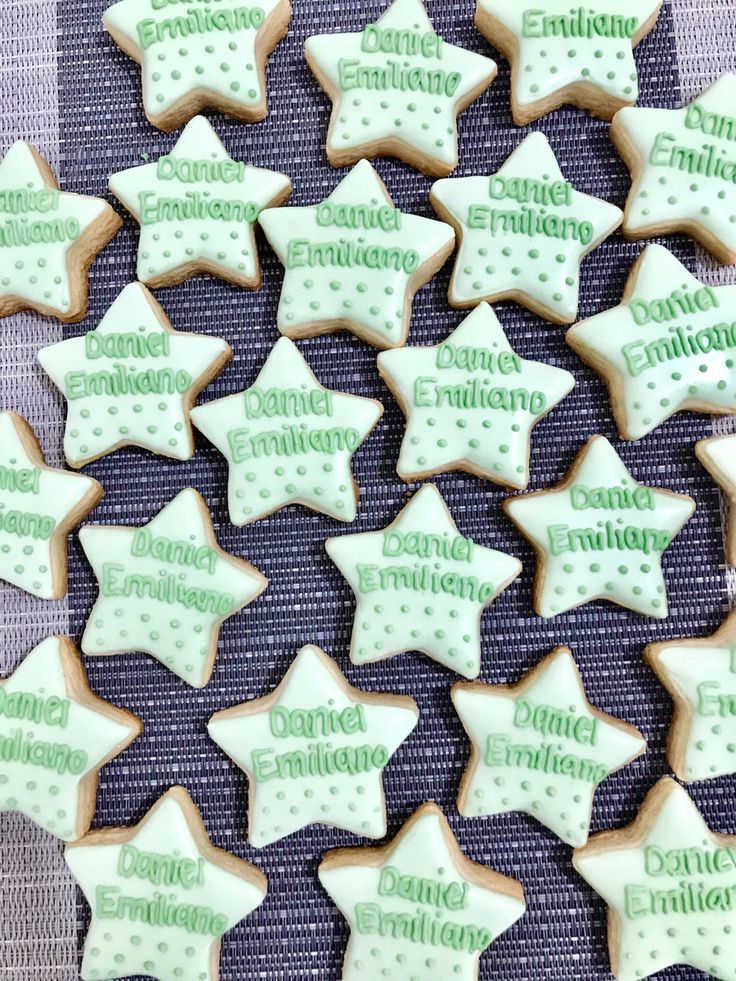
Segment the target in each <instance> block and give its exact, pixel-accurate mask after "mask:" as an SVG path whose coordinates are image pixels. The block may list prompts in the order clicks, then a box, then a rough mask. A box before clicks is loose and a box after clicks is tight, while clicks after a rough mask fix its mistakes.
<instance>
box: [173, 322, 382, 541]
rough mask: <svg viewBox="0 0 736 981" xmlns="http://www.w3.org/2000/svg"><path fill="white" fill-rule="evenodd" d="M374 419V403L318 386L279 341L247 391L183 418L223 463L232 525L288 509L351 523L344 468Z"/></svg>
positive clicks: (353, 488)
mask: <svg viewBox="0 0 736 981" xmlns="http://www.w3.org/2000/svg"><path fill="white" fill-rule="evenodd" d="M382 414H383V406H382V405H381V403H380V402H376V400H375V399H367V398H362V397H361V396H358V395H348V394H346V393H344V392H332V391H330V390H329V389H328V388H325V387H324V386H323V385H320V383H319V382H318V381H317V379H316V377H315V376H314V373H313V372H312V370H311V368H310V367H309V365H308V364H307V362H306V361H305V360H304V358H303V357H302V355H301V353H300V351H299V348H298V347H297V346H296V344H294V343H293V341H290V340H289V339H288V338H287V337H282V338H280V340H278V341H277V342H276V344H275V345H274V347H273V349H272V351H271V353H270V354H269V356H268V358H267V359H266V362H265V364H264V365H263V367H262V368H261V370H260V372H259V374H258V377H257V378H256V380H255V381H254V382H253V384H252V385H251V386H250V387H249V388H246V389H245V391H243V392H238V393H237V394H235V395H228V396H226V397H225V398H222V399H217V400H216V401H215V402H208V403H207V404H206V405H199V406H197V407H196V408H195V409H192V413H191V415H192V421H193V422H194V425H195V426H196V427H197V429H199V430H201V431H202V432H203V433H204V435H205V436H206V437H207V439H208V440H209V441H210V442H211V443H214V444H215V446H216V447H217V448H218V450H220V452H221V453H223V454H224V456H225V458H226V459H227V462H228V465H229V478H228V492H227V495H228V508H229V511H230V520H231V521H232V523H233V524H234V525H245V524H249V523H250V522H251V521H257V520H258V519H259V518H263V517H265V516H266V515H268V514H273V512H274V511H278V510H280V509H281V508H283V507H286V506H287V505H290V504H303V505H305V506H306V507H308V508H311V509H312V510H313V511H319V512H321V513H322V514H328V515H330V517H332V518H337V519H338V520H339V521H353V520H354V519H355V515H356V513H357V503H358V485H357V483H356V482H355V480H354V478H353V475H352V471H351V468H350V461H351V458H352V455H353V453H354V452H355V451H356V450H357V449H358V447H359V446H360V444H361V443H362V442H363V440H364V439H365V438H366V437H367V436H368V434H369V433H370V432H371V430H372V429H373V427H374V426H375V425H376V423H377V422H378V420H379V419H380V418H381V415H382Z"/></svg>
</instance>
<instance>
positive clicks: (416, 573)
mask: <svg viewBox="0 0 736 981" xmlns="http://www.w3.org/2000/svg"><path fill="white" fill-rule="evenodd" d="M325 548H326V549H327V554H328V555H329V556H330V558H331V559H332V561H333V562H334V563H335V565H336V566H337V567H338V569H339V570H340V572H341V573H342V574H343V576H344V577H345V579H346V580H347V582H348V583H349V585H350V587H351V589H352V590H353V592H354V593H355V597H356V600H357V606H356V609H355V620H354V622H353V636H352V641H351V644H350V659H351V661H352V662H353V664H367V663H370V662H372V661H383V660H385V659H386V658H389V657H394V655H396V654H403V653H404V652H405V651H420V652H421V653H423V654H426V655H427V657H430V658H432V660H434V661H438V662H439V663H440V664H444V665H445V666H446V667H448V668H452V670H453V671H457V672H458V674H462V675H464V676H465V677H466V678H475V677H477V675H478V672H479V671H480V621H481V616H482V613H483V610H485V608H486V607H487V606H490V604H491V603H492V602H493V601H494V600H495V599H496V597H497V596H499V595H500V593H502V592H503V590H504V589H506V587H507V586H508V585H510V584H511V583H512V582H513V581H514V579H516V577H517V576H518V575H519V573H520V572H521V563H520V562H519V560H518V559H515V558H514V557H513V556H511V555H506V554H505V553H504V552H497V551H495V549H492V548H485V547H484V546H483V545H478V544H477V543H476V542H474V541H473V539H472V538H466V537H465V536H464V535H462V534H461V533H460V531H459V530H458V527H457V525H456V524H455V522H454V520H453V518H452V515H451V514H450V512H449V510H448V508H447V505H446V504H445V502H444V500H443V498H442V495H441V494H440V492H439V491H438V490H437V488H436V487H435V486H434V485H432V484H425V486H424V487H422V488H421V489H420V490H418V491H417V493H416V494H415V495H414V497H412V499H411V500H410V501H409V503H408V504H407V505H406V506H405V507H404V508H403V510H402V511H400V512H399V514H398V516H397V517H396V518H395V519H394V520H393V521H392V522H391V524H390V525H388V526H387V527H386V528H383V529H381V530H380V531H368V532H362V533H361V534H357V535H341V536H340V537H339V538H328V539H327V541H326V542H325Z"/></svg>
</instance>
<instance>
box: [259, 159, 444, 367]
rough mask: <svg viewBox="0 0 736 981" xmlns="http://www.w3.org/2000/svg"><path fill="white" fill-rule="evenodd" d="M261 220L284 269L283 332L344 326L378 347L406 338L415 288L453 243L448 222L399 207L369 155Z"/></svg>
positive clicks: (297, 333)
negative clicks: (308, 201) (321, 188)
mask: <svg viewBox="0 0 736 981" xmlns="http://www.w3.org/2000/svg"><path fill="white" fill-rule="evenodd" d="M260 224H261V226H262V227H263V230H264V232H265V233H266V237H267V238H268V240H269V242H270V243H271V246H272V247H273V249H274V251H275V252H276V254H277V255H278V257H279V259H280V260H281V262H282V263H283V265H284V268H285V270H286V271H285V275H284V285H283V289H282V291H281V300H280V302H279V309H278V314H277V320H276V323H277V326H278V328H279V330H280V331H281V333H282V334H286V335H287V336H288V337H295V338H296V337H313V336H315V335H316V334H324V333H328V332H331V331H335V330H340V329H343V328H344V329H345V330H350V331H352V332H353V333H354V334H356V335H357V336H358V337H361V338H363V340H366V341H368V343H370V344H375V345H376V346H377V347H381V348H387V347H398V346H400V345H401V344H405V343H406V337H407V334H408V333H409V321H410V319H411V306H412V300H413V299H414V294H415V292H416V291H417V290H418V289H419V288H420V287H422V286H424V284H425V283H427V282H429V280H430V279H431V278H432V276H433V275H434V274H435V273H436V272H437V270H438V269H439V268H440V267H441V266H442V265H443V263H444V262H445V260H446V259H447V257H448V256H449V254H450V253H451V252H452V248H453V245H454V242H455V233H454V232H453V230H452V228H450V226H449V225H446V224H445V223H444V222H440V221H435V220H433V219H430V218H420V217H419V216H417V215H410V214H405V213H404V212H402V211H399V210H398V208H395V207H394V203H393V201H392V200H391V197H390V196H389V193H388V191H387V190H386V187H385V185H384V183H383V181H382V180H381V178H380V177H379V176H378V174H377V173H376V172H375V170H374V169H373V167H372V166H371V165H370V164H369V163H368V161H367V160H361V161H360V162H359V163H358V164H356V165H355V167H353V169H352V170H351V171H350V173H349V174H348V175H347V176H346V177H344V178H343V179H342V180H341V181H340V183H339V184H338V185H337V187H336V188H335V190H334V191H333V192H332V194H330V195H329V196H328V197H327V198H325V200H324V201H322V202H320V203H319V204H318V205H315V206H310V207H307V208H278V209H276V210H271V209H269V210H267V211H264V212H263V214H262V215H261V217H260Z"/></svg>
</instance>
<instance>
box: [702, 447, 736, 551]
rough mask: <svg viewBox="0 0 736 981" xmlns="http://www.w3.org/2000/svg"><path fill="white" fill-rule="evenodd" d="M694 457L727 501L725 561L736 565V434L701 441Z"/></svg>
mask: <svg viewBox="0 0 736 981" xmlns="http://www.w3.org/2000/svg"><path fill="white" fill-rule="evenodd" d="M695 455H696V456H697V458H698V459H699V460H700V462H701V463H702V464H703V466H704V467H705V469H706V470H707V471H708V473H709V474H710V475H711V477H712V478H713V479H714V480H715V482H716V483H717V484H718V486H719V487H720V488H721V490H722V491H723V493H724V495H725V497H726V500H727V501H728V518H727V523H726V561H727V562H728V564H729V565H736V433H731V434H729V435H728V436H712V437H710V439H701V440H700V442H698V443H696V444H695Z"/></svg>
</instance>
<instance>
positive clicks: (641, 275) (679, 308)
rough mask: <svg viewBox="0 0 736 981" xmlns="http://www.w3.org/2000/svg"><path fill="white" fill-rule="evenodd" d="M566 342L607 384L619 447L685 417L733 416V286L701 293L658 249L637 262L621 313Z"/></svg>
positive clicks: (585, 326)
mask: <svg viewBox="0 0 736 981" xmlns="http://www.w3.org/2000/svg"><path fill="white" fill-rule="evenodd" d="M566 340H567V343H568V344H569V345H570V347H572V349H573V350H574V351H576V352H577V353H578V354H579V355H580V357H581V358H582V359H583V360H584V361H585V362H587V363H588V364H589V365H591V367H593V368H594V369H595V370H596V371H597V372H598V373H599V374H600V375H602V376H603V378H604V379H605V381H606V383H607V385H608V387H609V391H610V393H611V405H612V407H613V411H614V415H615V417H616V423H617V425H618V429H619V433H620V435H621V436H622V438H624V439H639V438H640V437H642V436H646V435H647V433H650V432H651V431H652V430H653V429H656V427H657V426H659V425H660V424H661V423H663V422H664V421H665V419H669V417H670V416H671V415H674V413H675V412H679V411H680V410H682V409H692V410H694V411H697V412H718V413H727V412H736V286H720V287H714V286H706V285H705V284H703V283H701V282H700V281H699V280H698V279H696V278H695V276H693V275H692V274H691V273H690V272H689V271H688V270H687V269H686V268H685V266H683V264H682V263H681V262H679V260H677V259H676V258H675V256H673V255H672V253H671V252H668V251H667V249H665V248H662V246H661V245H650V246H648V247H647V248H646V249H645V250H644V252H643V253H642V254H641V257H640V258H639V260H638V262H637V263H636V265H635V266H634V268H633V270H632V272H631V275H630V278H629V282H628V284H627V286H626V292H625V293H624V297H623V300H622V302H621V305H620V306H618V307H614V308H613V309H612V310H607V311H605V313H601V314H598V315H597V316H595V317H591V318H590V319H589V320H584V321H582V323H579V324H576V325H575V326H574V327H572V328H571V329H570V330H569V331H568V332H567V338H566Z"/></svg>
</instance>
